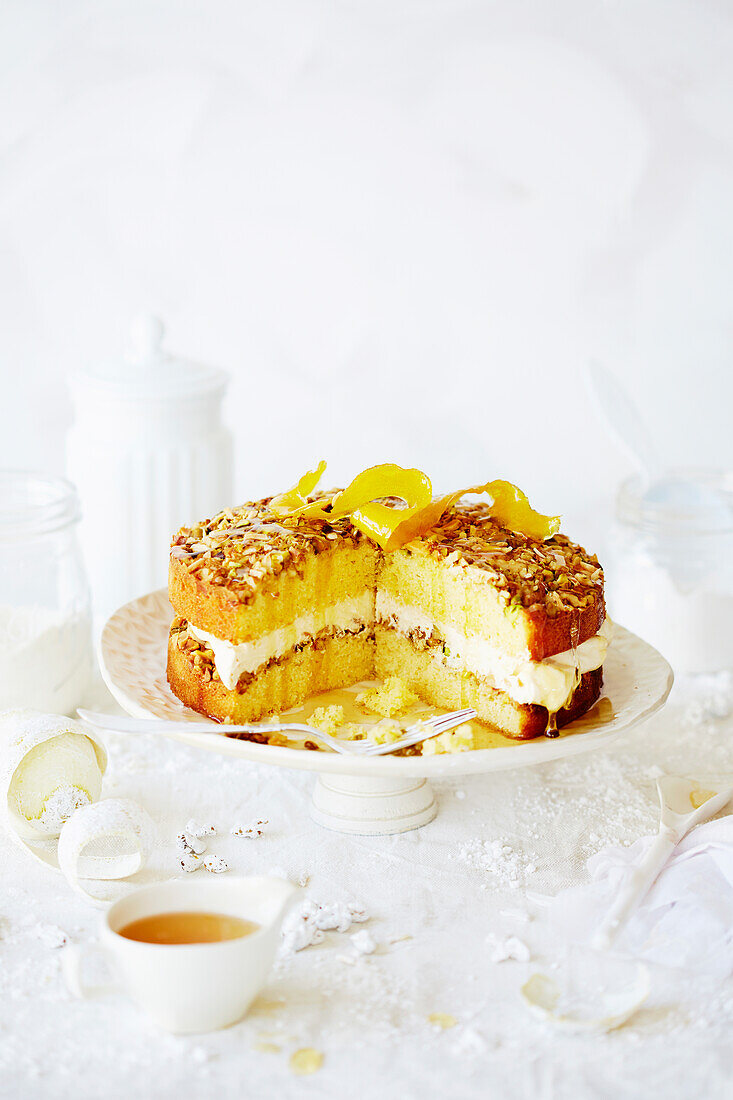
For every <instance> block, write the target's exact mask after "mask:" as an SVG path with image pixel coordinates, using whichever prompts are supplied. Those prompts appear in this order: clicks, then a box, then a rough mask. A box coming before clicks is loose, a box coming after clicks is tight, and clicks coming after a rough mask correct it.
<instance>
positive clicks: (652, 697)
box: [99, 589, 672, 779]
mask: <svg viewBox="0 0 733 1100" xmlns="http://www.w3.org/2000/svg"><path fill="white" fill-rule="evenodd" d="M170 618H171V609H170V604H169V602H168V593H167V591H166V590H165V589H161V590H160V591H158V592H149V593H148V594H147V595H146V596H141V597H140V598H139V599H137V600H132V601H131V602H130V603H128V604H125V606H124V607H121V608H119V609H118V610H117V611H116V612H115V613H114V615H112V616H111V617H110V618H109V620H108V621H107V623H106V624H105V627H104V629H103V631H102V637H101V640H100V646H99V659H100V665H101V669H102V675H103V677H104V680H105V683H106V684H107V686H108V688H109V689H110V691H111V692H112V694H113V695H114V696H115V699H116V700H117V702H118V703H119V704H120V706H122V707H124V709H125V710H126V711H128V713H130V714H132V715H134V716H136V717H139V718H149V717H150V716H153V717H156V718H163V719H168V720H174V721H175V720H177V719H180V720H181V729H180V732H176V733H173V732H171V733H167V734H166V735H165V736H168V737H171V738H175V739H176V740H179V741H185V742H186V743H187V744H190V745H194V746H196V747H197V748H202V749H206V750H207V751H210V752H216V753H223V754H226V755H228V756H237V757H240V758H242V759H248V760H254V761H257V762H258V763H266V762H269V763H271V764H273V765H280V766H282V767H286V768H287V767H289V768H303V769H305V770H306V771H317V772H321V773H328V774H330V775H355V776H370V775H371V776H376V777H381V778H390V779H395V778H398V777H400V776H402V777H404V776H418V777H429V776H440V775H466V774H468V773H471V772H484V771H498V770H501V769H503V768H516V767H527V766H528V765H532V764H542V763H546V762H548V761H549V760H557V759H559V758H560V757H562V756H573V755H575V754H576V753H582V752H589V751H590V750H592V749H598V748H601V747H603V746H604V745H606V744H607V743H608V742H609V741H611V740H613V739H614V738H615V737H617V736H618V735H619V734H620V733H621V732H623V731H624V730H625V729H628V728H630V727H631V726H638V725H639V723H640V722H641V721H642V719H644V718H645V717H647V716H648V715H649V714H652V713H654V711H656V710H658V709H659V707H660V706H662V704H663V703H664V700H665V699H666V698H667V695H668V694H669V690H670V688H671V686H672V670H671V669H670V667H669V665H668V664H667V662H666V661H665V660H664V658H663V657H662V656H661V654H659V653H657V651H656V650H655V649H653V648H652V647H651V646H649V645H647V644H646V642H644V641H642V639H641V638H637V637H636V635H635V634H631V633H630V632H629V631H628V630H624V628H623V627H622V626H618V625H617V624H615V626H614V640H613V643H612V644H611V646H610V648H609V651H608V654H607V656H606V661H605V663H604V666H603V674H604V675H603V679H604V687H603V693H602V694H603V695H604V696H605V697H606V698H607V699H608V700H609V701H610V705H611V708H612V712H613V713H612V716H609V717H608V718H607V720H601V719H599V717H598V714H597V713H596V710H594V709H591V711H589V712H588V714H587V715H584V716H583V717H581V718H578V719H577V720H576V721H575V722H574V723H573V726H572V728H573V730H574V731H575V733H574V735H573V736H567V737H563V736H560V737H554V738H546V737H536V738H534V739H533V740H530V741H516V742H515V743H514V744H512V745H509V746H507V747H505V746H502V747H497V748H492V749H477V750H475V751H470V752H461V753H443V754H435V755H432V754H431V755H429V756H428V755H426V756H401V757H400V756H378V757H377V756H373V757H368V758H367V757H363V756H362V757H359V756H338V755H336V754H335V753H330V752H313V751H309V750H307V749H291V748H281V747H280V746H277V745H259V744H256V743H255V742H254V741H246V740H239V739H237V738H233V737H226V736H224V735H222V734H219V733H213V734H209V733H196V732H194V733H187V732H186V728H185V723H186V722H188V721H190V722H200V721H201V715H200V714H198V712H197V711H194V710H191V709H190V708H189V707H186V706H184V705H183V703H181V701H180V700H179V699H177V698H176V696H175V695H173V693H172V691H171V690H170V687H169V686H168V681H167V679H166V671H165V666H166V651H167V649H166V647H167V640H168V631H169V629H170Z"/></svg>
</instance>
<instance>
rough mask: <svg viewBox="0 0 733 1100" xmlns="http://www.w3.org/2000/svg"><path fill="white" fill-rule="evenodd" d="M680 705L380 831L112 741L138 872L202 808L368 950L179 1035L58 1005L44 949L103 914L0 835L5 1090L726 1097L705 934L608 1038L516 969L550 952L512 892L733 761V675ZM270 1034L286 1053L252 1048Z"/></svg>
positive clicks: (287, 777) (635, 831) (545, 881)
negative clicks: (687, 778) (230, 1018)
mask: <svg viewBox="0 0 733 1100" xmlns="http://www.w3.org/2000/svg"><path fill="white" fill-rule="evenodd" d="M696 700H697V697H696V696H693V695H690V694H683V692H682V691H679V690H678V691H677V692H676V698H675V697H673V700H672V701H671V702H670V703H669V704H668V705H667V707H666V708H665V710H664V711H662V712H661V713H660V714H658V715H656V716H655V717H654V718H653V719H652V720H651V721H650V722H649V724H648V725H647V726H646V727H645V728H644V730H643V735H642V736H639V735H638V734H637V731H634V732H633V733H631V734H629V735H628V736H625V737H623V738H621V739H620V740H619V741H618V742H617V743H616V744H615V745H612V746H610V747H609V749H608V750H606V751H605V752H599V753H592V754H589V755H587V756H580V757H575V758H572V759H568V760H561V761H558V762H557V763H554V764H549V765H546V766H543V767H540V768H532V769H525V770H522V771H513V772H498V773H495V774H493V775H482V776H471V777H465V778H461V779H446V780H442V781H440V782H436V783H435V790H436V793H437V795H438V798H439V800H440V814H439V815H438V817H437V818H436V820H435V821H433V822H432V823H431V824H430V825H427V826H426V827H425V828H423V829H421V830H418V831H416V832H412V833H407V834H403V835H401V836H394V837H390V838H386V839H385V838H363V837H362V838H346V837H344V836H342V835H338V834H335V833H329V832H326V831H324V830H323V829H320V828H319V827H318V826H316V825H315V824H311V823H309V821H308V818H307V804H308V800H309V797H310V784H311V780H310V777H309V776H307V775H306V774H305V773H301V772H297V771H288V770H285V769H278V768H270V767H266V766H261V765H257V764H253V763H251V762H249V761H240V760H236V759H229V758H225V757H220V756H217V755H214V754H211V753H202V752H197V751H195V750H193V749H190V748H188V747H186V746H184V745H180V744H177V743H175V742H172V741H165V742H163V741H159V740H157V739H155V738H152V737H148V736H145V737H136V738H132V739H127V740H125V739H124V738H120V737H110V738H109V749H110V767H109V770H108V772H107V775H106V777H105V792H104V793H105V794H106V795H107V796H115V797H131V798H134V799H136V800H137V801H140V802H141V803H142V804H143V805H144V806H145V807H146V808H147V809H148V810H149V812H150V813H151V814H152V816H153V817H154V818H155V820H156V822H157V823H158V826H159V830H160V835H161V837H162V838H163V840H164V843H163V844H162V845H161V847H160V848H159V849H158V850H157V852H156V853H155V855H154V857H153V860H152V863H151V865H150V866H149V867H148V869H147V870H146V872H145V875H146V876H148V875H150V876H161V877H165V876H167V875H174V876H175V875H176V874H177V872H176V868H177V865H178V863H177V861H178V854H177V849H176V844H175V838H176V836H177V834H178V833H180V832H181V831H182V829H184V828H185V826H186V823H187V822H188V820H189V818H190V817H192V816H195V817H196V819H197V820H198V821H200V822H207V823H208V822H212V823H214V824H215V825H216V826H217V828H218V831H219V835H218V836H212V837H207V843H208V852H209V853H210V854H212V855H221V856H223V857H224V858H225V859H226V860H227V862H228V863H229V864H230V866H231V868H232V871H233V872H239V873H244V874H258V873H284V874H285V875H286V876H287V877H288V878H290V879H291V880H292V881H294V882H299V881H301V882H306V883H307V884H306V886H305V888H304V892H305V895H306V897H310V898H312V899H314V901H318V902H323V903H326V904H327V905H329V906H330V905H333V904H335V903H341V902H344V901H349V900H353V901H355V902H358V903H360V904H361V905H362V906H363V907H365V908H366V909H367V911H368V913H369V915H370V920H369V921H368V922H367V923H365V924H361V925H359V926H358V927H359V929H361V928H364V929H366V930H368V931H369V932H370V934H371V936H372V938H373V939H374V941H375V942H376V944H377V950H376V951H375V952H374V953H373V954H370V955H367V956H360V955H359V954H358V952H357V951H356V950H355V949H353V948H352V946H351V943H350V939H349V935H348V933H338V932H327V933H326V934H325V936H324V938H323V940H322V942H320V943H317V944H315V945H314V946H313V947H308V948H306V949H305V950H303V951H300V952H298V953H297V954H295V955H294V956H293V955H291V956H289V957H287V958H286V959H285V960H284V961H283V962H282V963H281V964H280V965H279V967H278V969H277V970H276V972H275V974H274V975H273V978H272V980H271V981H270V983H269V984H268V986H267V988H266V990H265V991H264V999H263V1000H261V1001H260V1002H259V1003H258V1004H256V1006H255V1010H254V1012H253V1013H252V1014H251V1015H250V1016H249V1017H248V1018H247V1019H246V1020H245V1021H244V1022H242V1023H241V1024H238V1025H237V1026H236V1027H234V1028H233V1029H231V1030H228V1031H223V1032H218V1033H216V1034H211V1035H204V1036H195V1037H190V1038H178V1039H173V1038H171V1037H169V1036H166V1035H164V1034H161V1033H160V1032H157V1031H155V1030H154V1028H152V1027H151V1026H150V1025H149V1024H148V1023H147V1021H146V1020H145V1019H144V1018H143V1017H142V1016H141V1015H140V1014H139V1013H138V1012H137V1011H136V1010H135V1009H134V1008H133V1007H132V1006H131V1005H130V1004H129V1003H128V1002H127V1001H126V1000H124V999H122V998H111V997H110V998H105V999H103V1000H99V1001H96V1002H89V1003H81V1002H76V1001H73V1000H71V999H70V998H69V995H68V994H67V993H66V990H65V986H64V984H63V980H62V977H61V973H60V952H59V951H58V950H54V949H53V948H51V947H50V946H47V944H48V943H49V942H58V938H59V930H61V934H63V933H66V934H67V936H68V937H70V938H71V940H73V941H74V942H85V941H86V940H87V939H88V938H89V937H90V936H91V935H93V930H94V929H95V928H96V924H97V921H98V915H97V913H96V912H94V911H93V910H91V909H90V908H89V907H87V906H85V905H84V903H83V902H82V901H81V900H80V899H79V898H77V897H76V896H75V895H73V894H72V893H71V891H70V890H69V889H67V888H65V887H64V886H63V884H62V883H61V882H60V880H59V877H58V875H57V874H53V873H52V872H50V871H48V870H46V869H45V868H43V867H41V866H40V865H35V864H31V863H30V861H29V860H28V858H27V856H26V855H25V854H24V853H22V852H20V851H19V850H15V848H13V847H12V846H11V845H10V843H9V842H8V841H7V840H5V839H2V840H0V897H1V898H2V902H0V911H1V915H2V940H1V941H0V957H1V959H2V966H1V967H0V1080H2V1086H3V1089H2V1091H3V1097H4V1098H5V1097H6V1096H7V1097H8V1100H43V1098H45V1097H48V1096H54V1097H56V1098H58V1100H99V1097H100V1096H104V1097H105V1100H107V1098H109V1100H123V1098H126V1097H129V1096H131V1095H139V1094H142V1095H156V1096H158V1097H160V1100H176V1098H180V1097H182V1096H185V1097H186V1100H209V1098H210V1097H212V1096H216V1097H218V1098H220V1100H241V1098H242V1096H243V1089H244V1086H245V1084H246V1089H245V1091H244V1095H247V1096H248V1097H250V1096H251V1097H258V1098H259V1097H269V1096H278V1097H280V1098H282V1100H291V1098H292V1100H295V1098H301V1097H303V1096H314V1097H318V1100H342V1098H343V1096H344V1095H346V1094H348V1093H349V1091H350V1090H351V1091H353V1089H354V1087H355V1082H358V1090H359V1100H421V1098H422V1097H425V1096H431V1097H432V1096H437V1095H444V1096H446V1097H450V1098H451V1100H453V1098H458V1100H494V1098H496V1100H525V1098H526V1097H536V1098H538V1100H539V1098H540V1097H541V1098H543V1100H545V1098H548V1100H549V1098H552V1100H577V1098H582V1100H606V1098H607V1097H608V1096H609V1095H610V1096H613V1097H614V1098H615V1100H638V1098H639V1097H641V1096H643V1097H644V1100H657V1098H659V1100H686V1098H688V1097H689V1096H690V1095H696V1096H700V1097H705V1100H723V1098H724V1097H726V1096H727V1095H728V1092H729V1078H730V1057H731V1034H732V1033H733V982H732V981H731V978H730V976H727V977H725V976H723V975H721V973H720V972H717V973H714V974H713V975H711V974H710V970H709V968H707V967H703V966H701V965H698V964H699V949H700V946H701V945H700V944H699V943H698V942H697V941H695V940H693V941H692V942H688V943H686V945H685V946H686V955H685V956H684V957H683V958H681V959H680V960H679V961H680V962H682V963H683V966H682V968H681V969H678V968H676V967H675V966H674V965H670V963H671V962H672V961H673V960H670V959H665V960H664V961H663V964H657V963H655V962H652V963H651V964H650V970H651V979H652V992H651V996H650V998H649V1000H648V1002H647V1003H646V1004H645V1006H644V1007H643V1009H642V1010H641V1011H640V1012H639V1013H638V1014H637V1015H636V1016H635V1017H634V1019H633V1020H632V1021H631V1022H630V1023H629V1024H627V1025H626V1026H624V1027H623V1028H621V1029H619V1030H618V1031H616V1032H614V1033H612V1034H609V1035H601V1036H589V1037H585V1038H577V1037H572V1036H563V1035H559V1034H558V1033H557V1031H556V1030H553V1029H551V1028H548V1027H547V1026H544V1025H542V1024H540V1023H538V1022H537V1021H535V1020H534V1019H533V1018H532V1016H531V1015H529V1014H528V1013H527V1011H526V1010H525V1009H524V1007H523V1006H522V1003H521V999H520V996H519V989H520V986H521V985H522V984H523V982H524V981H525V980H526V979H527V978H528V977H529V975H530V974H531V973H533V972H534V971H535V970H547V968H548V967H549V966H550V965H551V963H552V962H553V961H555V960H557V959H558V957H559V958H562V951H563V946H562V945H563V938H562V937H561V935H560V934H559V932H558V931H557V930H556V929H555V928H554V927H553V926H552V924H551V923H549V922H548V923H545V921H544V919H542V918H541V917H540V918H537V919H535V920H533V921H528V920H527V919H526V914H527V909H528V905H527V900H526V895H527V892H528V891H531V892H533V893H541V894H554V893H556V892H557V891H558V890H560V889H562V888H564V887H568V886H572V885H577V884H580V883H581V882H583V881H585V879H586V876H585V874H584V872H583V867H584V864H585V861H586V859H587V858H588V857H589V856H590V855H592V854H593V853H595V852H598V851H600V850H601V849H602V848H604V847H605V846H606V845H608V844H618V845H622V846H623V845H626V844H629V843H632V842H634V841H636V840H637V839H638V838H640V837H642V836H645V835H647V834H649V833H652V832H653V831H654V829H655V828H656V825H657V821H658V805H657V799H656V792H655V781H654V777H655V776H656V775H657V774H658V772H659V769H660V767H661V768H663V769H665V770H667V771H669V772H674V773H678V774H691V775H699V776H700V778H701V779H703V780H704V778H705V773H712V774H714V775H717V776H724V775H726V774H733V713H731V709H730V708H731V706H732V705H733V686H732V684H731V680H730V678H728V680H727V684H726V682H725V681H723V680H720V679H719V680H718V681H715V682H709V683H708V685H707V686H706V687H705V689H704V692H702V690H701V697H700V699H699V700H697V701H696ZM94 702H95V705H100V703H103V700H101V699H97V700H95V701H94ZM726 711H727V712H728V716H727V717H717V718H716V717H715V714H716V713H717V714H718V715H723V714H725V713H726ZM257 820H261V821H266V822H267V824H266V825H264V826H262V828H263V835H262V836H261V837H259V838H258V839H254V840H252V839H245V838H242V837H235V836H231V835H230V833H229V830H230V829H231V827H232V826H233V825H239V824H241V823H242V822H254V821H257ZM179 873H180V872H179ZM196 874H197V875H205V874H206V872H205V871H197V872H196ZM146 881H149V878H146ZM693 902H694V895H693V896H692V897H690V896H689V895H688V899H687V904H688V905H692V904H693ZM712 916H714V914H712ZM352 931H353V928H352ZM510 936H514V937H517V938H518V939H519V940H520V941H521V942H522V943H524V944H526V945H527V947H528V948H529V951H530V954H531V961H529V962H520V961H517V960H515V959H511V958H510V959H509V960H508V961H506V962H501V963H496V962H492V961H491V960H492V956H493V955H494V954H495V951H496V941H497V940H498V941H500V942H504V941H506V940H507V938H508V937H510ZM404 937H411V938H409V939H406V938H404ZM702 946H703V947H704V945H702ZM551 973H556V972H554V971H551ZM93 979H94V974H90V975H89V978H88V980H93ZM434 1012H438V1013H449V1014H452V1015H453V1016H454V1017H455V1019H456V1021H457V1025H456V1027H455V1028H452V1029H451V1030H448V1031H439V1030H437V1029H435V1028H433V1027H432V1026H431V1025H430V1024H429V1022H428V1020H427V1017H428V1015H429V1014H431V1013H434ZM262 1042H270V1043H275V1044H276V1045H279V1046H280V1047H281V1050H280V1051H279V1052H265V1051H262V1050H258V1049H257V1045H258V1044H261V1043H262ZM303 1046H313V1047H315V1048H316V1049H318V1050H321V1051H323V1052H324V1055H325V1060H324V1064H323V1068H322V1069H321V1070H320V1071H319V1073H318V1074H317V1075H316V1076H314V1077H313V1078H311V1079H309V1080H308V1081H304V1080H302V1079H300V1078H295V1077H294V1076H293V1075H292V1074H291V1072H290V1070H289V1068H288V1059H289V1056H290V1054H291V1053H292V1052H293V1051H295V1050H296V1049H297V1048H299V1047H303Z"/></svg>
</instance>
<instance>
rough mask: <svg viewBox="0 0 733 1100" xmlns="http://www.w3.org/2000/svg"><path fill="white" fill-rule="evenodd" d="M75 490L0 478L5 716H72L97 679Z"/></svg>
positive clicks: (38, 478) (10, 475)
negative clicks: (21, 710) (24, 712)
mask: <svg viewBox="0 0 733 1100" xmlns="http://www.w3.org/2000/svg"><path fill="white" fill-rule="evenodd" d="M79 518H80V510H79V501H78V498H77V495H76V489H75V488H74V486H73V485H72V484H71V482H69V481H65V480H64V479H63V478H47V477H44V476H42V475H40V474H34V473H27V472H24V471H18V470H0V646H2V660H0V711H2V710H8V709H12V708H15V707H33V708H35V709H36V710H41V711H51V712H54V713H57V714H72V713H73V712H74V710H75V708H76V707H77V706H78V705H79V704H80V703H81V702H82V699H83V695H84V692H85V690H86V688H87V687H88V684H89V681H90V677H91V671H92V644H91V612H90V599H89V586H88V584H87V579H86V574H85V572H84V564H83V562H82V558H81V552H80V550H79V545H78V542H77V537H76V531H77V524H78V521H79Z"/></svg>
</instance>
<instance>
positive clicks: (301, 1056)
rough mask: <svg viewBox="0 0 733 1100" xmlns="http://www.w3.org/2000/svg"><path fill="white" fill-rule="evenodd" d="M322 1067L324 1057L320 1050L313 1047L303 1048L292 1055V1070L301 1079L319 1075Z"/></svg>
mask: <svg viewBox="0 0 733 1100" xmlns="http://www.w3.org/2000/svg"><path fill="white" fill-rule="evenodd" d="M322 1065H323V1055H322V1053H321V1052H320V1050H315V1049H314V1048H313V1047H301V1048H300V1050H296V1051H295V1052H294V1053H293V1054H291V1055H290V1069H291V1070H292V1072H293V1073H297V1074H298V1076H300V1077H303V1076H305V1075H306V1074H309V1073H317V1072H318V1070H319V1069H320V1068H321V1066H322Z"/></svg>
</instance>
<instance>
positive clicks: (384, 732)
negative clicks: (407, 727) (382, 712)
mask: <svg viewBox="0 0 733 1100" xmlns="http://www.w3.org/2000/svg"><path fill="white" fill-rule="evenodd" d="M371 733H372V740H373V741H374V742H375V743H376V744H377V745H389V744H391V743H392V742H393V741H399V739H400V738H401V737H404V735H405V731H404V729H403V728H402V726H401V725H400V724H399V722H395V720H394V718H383V719H382V721H381V722H377V724H376V726H374V728H373V729H372V731H371Z"/></svg>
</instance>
